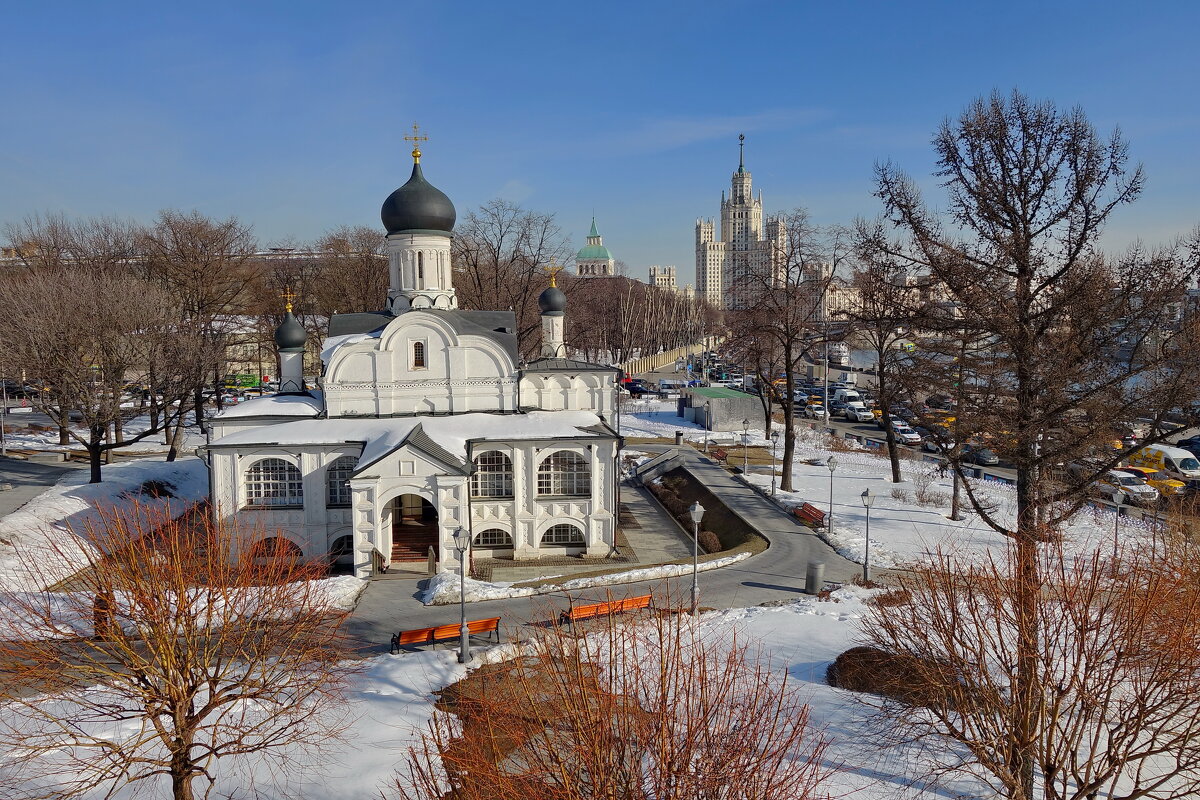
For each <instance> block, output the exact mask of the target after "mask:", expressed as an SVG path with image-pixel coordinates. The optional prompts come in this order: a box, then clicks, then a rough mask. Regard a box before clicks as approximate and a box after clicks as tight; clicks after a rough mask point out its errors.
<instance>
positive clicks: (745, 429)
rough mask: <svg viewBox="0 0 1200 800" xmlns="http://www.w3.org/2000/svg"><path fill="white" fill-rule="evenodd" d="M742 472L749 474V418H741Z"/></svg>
mask: <svg viewBox="0 0 1200 800" xmlns="http://www.w3.org/2000/svg"><path fill="white" fill-rule="evenodd" d="M742 474H743V475H749V474H750V420H748V419H744V420H742Z"/></svg>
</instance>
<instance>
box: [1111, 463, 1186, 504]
mask: <svg viewBox="0 0 1200 800" xmlns="http://www.w3.org/2000/svg"><path fill="white" fill-rule="evenodd" d="M1117 471H1118V472H1128V473H1129V474H1130V475H1136V476H1138V477H1139V478H1141V479H1142V480H1143V481H1145V482H1146V483H1147V484H1149V485H1150V486H1153V487H1154V488H1155V489H1156V490H1157V491H1158V493H1159V495H1160V496H1162V497H1175V496H1176V495H1181V494H1183V493H1184V491H1185V490H1186V489H1187V484H1186V483H1184V482H1183V481H1180V480H1176V479H1175V478H1172V477H1171V476H1170V475H1168V474H1167V473H1165V472H1162V471H1161V470H1156V469H1153V468H1152V467H1118V468H1117Z"/></svg>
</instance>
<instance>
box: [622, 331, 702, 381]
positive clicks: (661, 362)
mask: <svg viewBox="0 0 1200 800" xmlns="http://www.w3.org/2000/svg"><path fill="white" fill-rule="evenodd" d="M723 341H725V337H724V336H710V337H708V338H706V339H704V340H703V341H700V342H695V343H693V344H688V345H684V346H683V347H676V348H675V349H674V350H666V351H664V352H662V353H656V354H654V355H652V356H642V357H641V358H635V359H633V360H632V361H626V362H625V363H624V364H619V365H618V366H619V367H620V368H621V370H622V371H623V372H624V373H625V374H626V375H640V374H642V373H643V372H652V371H653V370H656V369H658V368H660V367H665V366H667V365H668V364H674V363H675V362H676V361H678V360H679V359H681V358H687V357H688V356H690V355H695V354H696V353H705V352H707V351H709V350H712V349H713V348H715V347H716V346H717V345H719V344H720V343H721V342H723Z"/></svg>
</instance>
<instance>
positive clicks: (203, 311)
mask: <svg viewBox="0 0 1200 800" xmlns="http://www.w3.org/2000/svg"><path fill="white" fill-rule="evenodd" d="M138 247H139V249H140V251H141V252H142V254H143V256H142V257H143V262H144V264H145V269H146V275H147V277H148V278H149V279H150V280H152V281H155V282H158V283H160V284H161V285H162V286H163V287H164V288H166V290H167V291H168V292H169V293H170V295H171V296H172V297H173V298H175V300H176V302H178V303H179V305H180V306H182V308H183V319H184V321H185V322H186V323H187V324H188V325H191V326H192V327H194V328H196V329H198V330H200V331H202V332H203V334H204V335H205V336H207V337H208V338H209V339H211V340H213V341H220V340H221V336H222V332H221V325H220V324H219V320H220V317H221V315H225V314H229V313H231V312H232V311H233V310H235V309H237V308H238V307H239V304H240V301H241V300H242V299H243V292H244V289H245V287H246V285H247V265H248V263H249V262H250V261H251V260H252V259H253V257H254V254H255V251H256V249H257V243H256V242H255V240H254V235H253V232H252V231H251V229H250V228H249V227H248V226H247V225H244V224H243V223H242V222H240V221H239V220H237V219H236V218H234V217H230V218H229V219H226V220H214V219H210V218H208V217H206V216H204V215H203V214H201V213H200V212H198V211H192V212H191V213H190V214H185V213H183V212H181V211H174V210H170V209H167V210H163V211H160V212H159V213H158V218H157V219H156V220H155V221H154V224H153V225H151V226H149V227H148V228H147V229H146V230H145V231H144V233H143V235H142V237H141V238H140V241H139V243H138ZM220 373H221V361H220V360H218V361H214V362H213V363H212V364H211V365H209V370H208V374H210V375H211V376H212V382H213V385H214V386H216V387H219V386H220V385H221V382H222V380H223V378H224V376H223V375H221V374H220ZM207 383H208V381H207V380H206V381H202V382H201V383H198V384H197V385H196V386H195V387H194V389H193V391H192V395H193V397H192V400H193V404H194V406H195V414H196V423H197V424H198V425H200V428H201V430H204V425H205V423H204V387H205V385H207ZM216 399H217V405H218V408H219V407H220V392H219V391H218V392H217V393H216Z"/></svg>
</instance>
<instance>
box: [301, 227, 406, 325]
mask: <svg viewBox="0 0 1200 800" xmlns="http://www.w3.org/2000/svg"><path fill="white" fill-rule="evenodd" d="M385 241H386V239H385V237H384V235H383V233H381V232H380V231H379V230H377V229H376V228H369V227H367V226H364V225H357V226H354V227H349V226H345V225H343V226H342V227H340V228H335V229H333V230H331V231H329V232H328V233H326V234H325V235H324V236H322V237H321V238H320V239H318V240H317V241H316V242H315V243H314V244H313V246H312V250H313V252H314V253H315V255H316V258H317V263H318V265H319V266H318V274H319V276H320V279H319V280H318V281H316V284H315V286H314V287H313V288H314V289H315V290H316V291H315V297H314V298H313V299H314V300H315V301H316V308H317V309H318V313H320V314H323V315H324V316H326V317H329V316H332V315H333V314H335V313H347V312H353V311H378V310H379V309H381V308H383V306H384V305H385V303H386V301H387V293H388V264H387V256H386V254H385V252H384V242H385Z"/></svg>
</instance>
